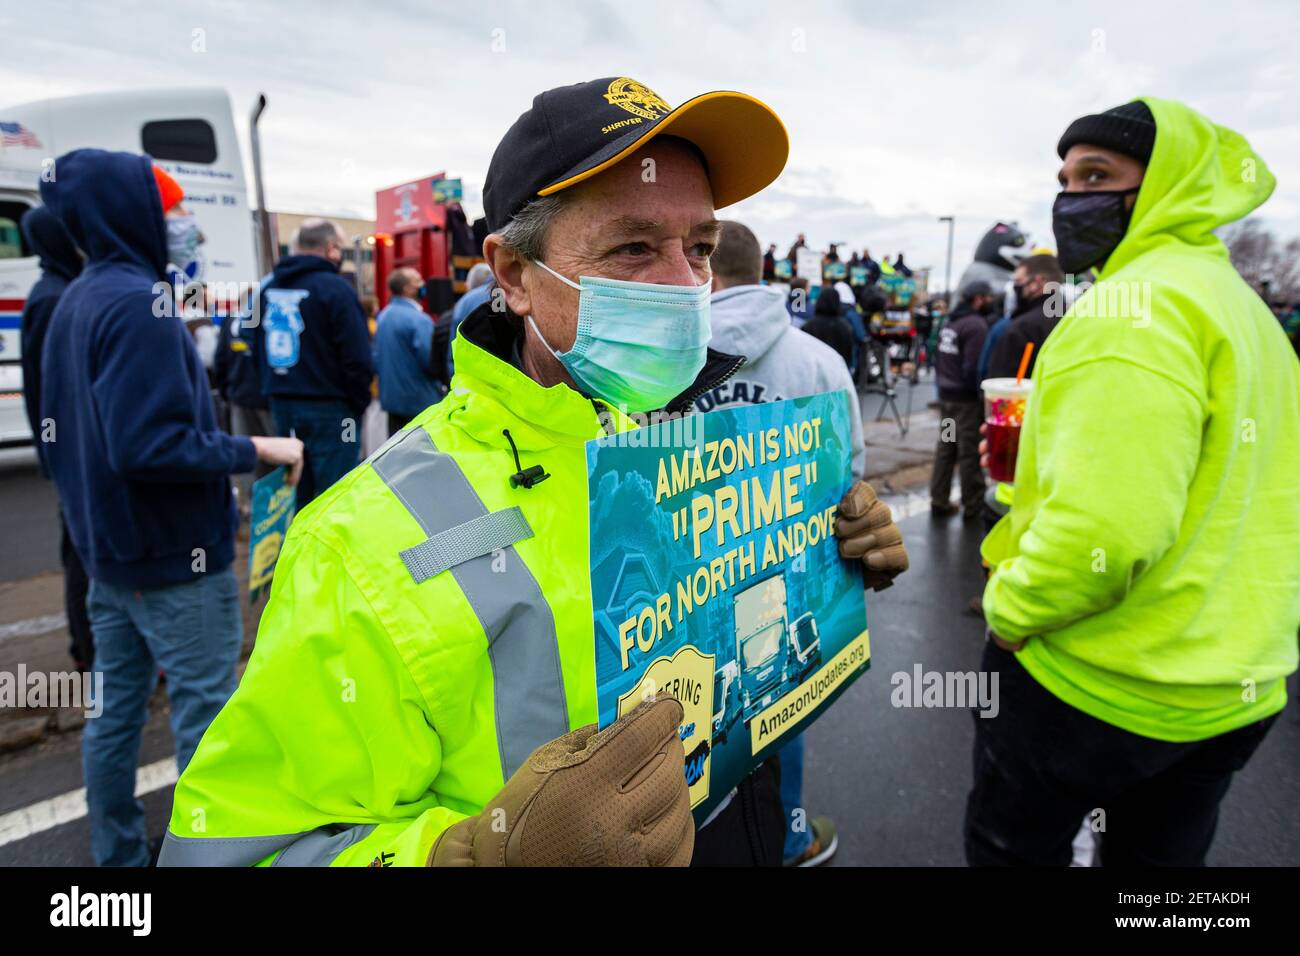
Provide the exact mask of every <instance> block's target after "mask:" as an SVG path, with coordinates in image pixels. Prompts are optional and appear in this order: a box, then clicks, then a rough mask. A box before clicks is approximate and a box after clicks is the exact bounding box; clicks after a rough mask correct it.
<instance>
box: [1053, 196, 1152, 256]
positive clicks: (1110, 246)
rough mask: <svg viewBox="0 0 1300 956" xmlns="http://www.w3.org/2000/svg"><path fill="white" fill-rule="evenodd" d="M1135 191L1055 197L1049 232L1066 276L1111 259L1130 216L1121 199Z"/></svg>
mask: <svg viewBox="0 0 1300 956" xmlns="http://www.w3.org/2000/svg"><path fill="white" fill-rule="evenodd" d="M1137 191H1138V187H1134V188H1133V189H1105V190H1097V191H1095V192H1086V193H1058V194H1057V197H1056V202H1054V203H1052V232H1053V233H1054V234H1055V236H1056V258H1057V259H1058V260H1059V261H1060V263H1061V268H1062V269H1063V270H1064V271H1065V272H1067V273H1072V274H1074V275H1078V274H1079V273H1081V272H1084V271H1085V270H1087V269H1090V268H1092V267H1093V266H1095V265H1098V264H1100V263H1103V262H1105V261H1106V259H1108V258H1109V257H1110V254H1111V253H1112V252H1114V251H1115V247H1116V246H1118V245H1119V243H1120V240H1121V239H1123V238H1124V233H1126V232H1128V223H1129V219H1130V218H1131V217H1132V215H1133V210H1131V209H1129V208H1128V207H1127V205H1126V204H1125V202H1124V198H1125V197H1126V196H1129V195H1131V194H1133V193H1136V192H1137Z"/></svg>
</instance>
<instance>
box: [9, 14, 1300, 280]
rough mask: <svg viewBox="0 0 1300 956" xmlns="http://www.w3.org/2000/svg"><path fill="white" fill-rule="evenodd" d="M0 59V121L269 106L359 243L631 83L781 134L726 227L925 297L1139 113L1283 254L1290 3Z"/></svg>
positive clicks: (317, 37) (134, 40)
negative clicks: (1065, 157)
mask: <svg viewBox="0 0 1300 956" xmlns="http://www.w3.org/2000/svg"><path fill="white" fill-rule="evenodd" d="M1085 11H1086V12H1085ZM196 31H202V32H201V33H196ZM0 36H3V37H4V38H5V42H4V56H3V57H2V58H0V106H3V105H7V104H11V103H19V102H24V101H28V100H32V99H42V98H45V97H50V96H60V95H66V94H73V93H86V92H99V91H105V90H112V89H123V88H131V87H156V86H163V87H175V86H183V85H220V86H224V87H226V88H227V89H228V90H229V91H230V95H231V99H232V102H233V104H234V107H235V111H236V117H237V123H238V124H239V125H240V126H241V127H243V126H244V125H245V117H246V115H247V112H248V110H249V108H250V107H251V105H252V103H253V101H254V99H255V98H256V95H257V94H258V93H259V92H262V93H265V94H266V95H267V97H268V99H269V103H270V105H269V108H268V111H267V113H266V114H265V116H264V118H263V128H264V132H263V137H264V140H263V153H264V163H265V169H266V184H267V204H268V206H269V207H270V208H272V209H280V210H291V211H308V212H321V213H334V214H348V215H364V216H367V217H369V216H372V215H373V213H374V192H375V190H376V189H378V188H382V187H384V186H389V185H393V184H396V183H400V182H404V181H407V180H411V179H415V178H418V177H420V176H423V175H427V174H429V173H433V172H435V171H438V170H442V169H445V170H447V172H448V173H449V175H452V176H459V177H461V178H462V179H463V180H464V181H465V186H466V203H465V204H466V207H467V211H468V212H470V214H471V215H472V216H473V215H477V214H479V212H480V210H481V206H480V204H479V194H480V188H481V185H482V181H483V176H484V173H485V172H486V170H487V164H488V160H489V158H490V157H491V155H492V150H493V149H494V147H495V146H496V143H497V141H498V140H499V139H500V137H501V135H502V133H503V132H504V131H505V129H506V128H507V127H508V126H509V125H510V123H511V122H513V121H514V119H515V117H517V116H518V115H519V113H520V112H522V111H523V110H524V109H526V108H527V107H528V105H529V103H530V101H531V99H532V97H533V95H534V94H536V93H537V92H540V91H541V90H543V89H547V88H549V87H553V86H559V85H562V84H567V83H574V82H578V81H581V80H587V79H592V78H594V77H600V76H608V75H626V76H631V77H634V78H636V79H638V80H640V81H641V82H643V83H645V84H647V85H648V86H650V87H651V88H653V89H654V90H656V91H657V92H658V93H659V94H660V96H662V97H663V98H665V99H666V100H668V101H669V102H670V103H672V104H677V103H680V102H682V101H684V100H686V99H689V98H690V97H691V96H693V95H696V94H698V93H702V92H705V91H708V90H714V89H736V90H742V91H744V92H747V93H750V94H752V95H754V96H757V97H758V98H760V99H762V100H764V101H766V102H767V103H768V104H769V105H771V106H772V107H773V108H774V109H775V110H776V111H777V113H778V114H780V116H781V117H782V119H783V120H784V121H785V124H786V126H787V127H788V129H789V131H790V139H791V152H790V160H789V164H788V165H787V167H786V170H785V173H784V174H783V175H782V176H781V178H780V179H779V180H777V182H776V183H775V184H774V185H773V186H771V187H769V188H768V189H767V190H766V191H764V192H763V193H761V194H759V195H758V196H756V197H754V198H752V199H749V200H747V201H746V202H744V203H742V204H739V205H737V206H733V207H731V208H730V209H728V210H726V211H725V212H724V213H723V216H724V217H725V218H735V219H740V220H741V221H744V222H746V223H747V224H748V225H750V226H751V227H752V228H754V230H755V232H757V233H758V235H759V237H760V239H762V240H763V241H764V242H767V241H772V242H776V243H778V244H779V245H780V247H781V248H782V249H783V250H784V248H785V247H786V246H787V245H788V244H789V243H790V242H791V241H792V240H793V239H794V236H795V233H796V232H799V231H803V232H806V233H807V234H808V239H809V241H810V242H811V243H812V244H814V245H817V246H824V245H825V244H826V243H827V242H830V241H841V242H847V243H849V244H850V246H853V247H862V246H869V247H870V248H871V249H872V251H873V253H876V254H879V253H881V252H888V253H891V254H892V253H894V252H897V251H898V250H899V249H902V250H905V251H906V252H907V259H908V262H909V263H911V264H913V265H929V266H933V267H935V269H936V275H941V273H942V270H943V265H944V256H945V245H946V232H945V227H943V226H941V225H940V224H939V223H938V222H937V221H936V217H937V216H941V215H947V214H951V215H955V216H956V217H957V232H956V251H955V254H954V264H953V272H954V275H956V274H959V273H960V271H961V269H962V268H963V267H964V266H965V264H966V263H967V262H968V261H969V259H970V253H971V251H972V249H973V247H974V244H975V242H976V241H978V239H979V237H980V235H982V234H983V232H984V231H985V230H986V229H987V228H988V227H989V226H990V225H992V224H993V222H995V221H996V220H998V219H1007V220H1018V221H1019V222H1020V224H1021V226H1022V227H1024V228H1026V229H1027V230H1028V231H1029V232H1030V234H1031V239H1032V240H1033V241H1035V242H1043V243H1045V244H1048V245H1054V243H1053V242H1052V240H1051V219H1050V211H1051V203H1052V198H1053V196H1054V195H1055V193H1056V190H1057V187H1056V183H1055V173H1056V169H1057V167H1058V165H1059V162H1058V160H1057V158H1056V154H1055V144H1056V141H1057V138H1058V137H1059V136H1060V134H1061V132H1062V130H1063V129H1064V128H1065V126H1066V125H1067V124H1068V123H1069V121H1070V120H1072V119H1074V118H1075V117H1076V116H1079V115H1081V114H1083V113H1087V112H1093V111H1096V110H1099V109H1104V108H1106V107H1109V106H1114V105H1117V104H1119V103H1121V102H1124V101H1126V100H1128V99H1130V98H1132V97H1133V96H1136V95H1139V94H1143V93H1150V94H1153V95H1157V96H1166V97H1172V98H1176V99H1182V100H1185V101H1186V102H1188V103H1190V104H1191V105H1192V106H1194V107H1196V108H1197V109H1199V110H1201V111H1202V112H1204V113H1206V114H1207V115H1208V116H1210V117H1211V118H1212V119H1214V120H1215V121H1216V122H1218V123H1221V124H1223V125H1227V126H1231V127H1233V128H1235V129H1237V130H1239V131H1240V132H1242V133H1243V134H1244V135H1245V136H1246V137H1247V138H1248V139H1249V140H1250V142H1251V143H1252V145H1253V146H1254V147H1255V148H1256V150H1257V151H1258V152H1259V153H1260V154H1261V155H1262V156H1263V157H1264V159H1265V161H1266V162H1268V164H1269V165H1270V166H1271V168H1272V169H1273V171H1274V173H1275V174H1276V176H1277V179H1278V184H1279V185H1278V189H1277V191H1276V192H1275V193H1274V195H1273V198H1272V199H1271V200H1270V201H1269V202H1268V203H1267V204H1266V205H1265V206H1264V207H1263V209H1262V211H1261V216H1262V217H1263V218H1264V219H1265V220H1266V221H1267V222H1268V224H1269V225H1270V226H1271V227H1272V228H1274V229H1275V230H1276V231H1278V232H1279V233H1280V234H1282V235H1284V236H1285V237H1288V238H1289V237H1291V236H1295V235H1300V66H1297V57H1296V53H1295V49H1296V42H1297V37H1300V3H1297V2H1296V0H1276V2H1254V0H1239V2H1233V3H1225V2H1223V0H1214V2H1179V3H1173V2H1169V3H1165V2H1136V0H1124V2H1114V3H1112V2H1106V3H1072V4H1057V3H1051V2H1046V3H1042V2H1040V3H1032V2H1018V3H999V2H982V3H978V4H976V3H968V2H956V0H948V2H938V0H936V2H926V0H909V2H907V3H865V2H816V0H802V2H798V3H796V2H792V0H785V2H781V3H769V2H759V0H735V2H731V0H715V2H704V0H695V2H687V3H678V2H674V0H653V2H651V3H648V4H647V3H607V2H603V0H602V2H596V0H565V2H560V0H528V2H495V0H471V2H463V3H443V2H415V0H407V2H400V0H398V2H382V0H370V2H365V3H363V2H354V3H335V2H330V0H314V2H299V0H276V2H275V3H242V2H223V3H191V2H168V3H152V2H131V0H114V2H112V3H105V4H89V3H84V2H83V3H63V2H58V0H41V2H39V3H36V2H20V0H3V6H0ZM196 37H198V38H199V39H201V41H202V42H201V44H198V43H196ZM197 45H201V46H203V47H204V48H205V49H204V50H203V51H202V52H196V51H195V47H196V46H197ZM242 133H243V130H242V129H241V134H242ZM245 151H247V144H246V143H245ZM246 155H247V152H246Z"/></svg>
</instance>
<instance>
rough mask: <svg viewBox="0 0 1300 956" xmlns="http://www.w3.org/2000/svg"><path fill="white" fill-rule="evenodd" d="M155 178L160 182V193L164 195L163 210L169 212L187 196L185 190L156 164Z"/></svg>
mask: <svg viewBox="0 0 1300 956" xmlns="http://www.w3.org/2000/svg"><path fill="white" fill-rule="evenodd" d="M153 178H154V180H155V181H157V183H158V195H159V196H161V197H162V207H163V212H167V210H169V209H171V208H172V207H173V206H175V205H176V204H177V203H179V202H180V201H181V200H182V199H184V198H185V190H183V189H181V187H180V185H179V184H178V183H177V182H176V180H174V179H172V178H171V177H170V176H168V175H167V174H166V173H165V172H163V170H161V169H159V168H158V166H156V165H155V166H154V168H153Z"/></svg>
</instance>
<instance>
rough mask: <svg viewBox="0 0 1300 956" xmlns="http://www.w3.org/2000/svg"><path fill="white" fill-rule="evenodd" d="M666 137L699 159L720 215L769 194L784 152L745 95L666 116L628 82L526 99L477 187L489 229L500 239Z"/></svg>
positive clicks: (659, 102)
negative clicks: (521, 218) (525, 217)
mask: <svg viewBox="0 0 1300 956" xmlns="http://www.w3.org/2000/svg"><path fill="white" fill-rule="evenodd" d="M665 134H667V135H671V136H679V137H681V138H682V139H684V140H686V141H687V142H689V143H692V144H693V145H694V146H695V147H696V148H697V149H699V151H700V153H701V154H702V155H703V157H704V162H705V165H706V166H707V168H708V174H709V184H710V185H711V186H712V187H713V205H714V207H715V208H718V209H721V208H723V207H724V206H730V205H731V204H732V203H735V202H739V201H740V200H742V199H745V198H746V197H748V196H752V195H754V193H756V192H758V191H759V190H761V189H763V188H764V187H766V186H767V185H768V184H770V183H771V182H772V181H773V180H774V179H776V177H777V176H779V175H780V174H781V170H782V169H784V168H785V161H786V157H787V156H788V155H789V152H790V138H789V136H788V135H787V134H786V131H785V124H783V123H782V122H781V120H780V118H779V117H778V116H777V115H776V113H774V112H772V109H771V107H769V106H768V105H767V104H765V103H763V102H761V101H759V100H756V99H755V98H754V97H752V96H747V95H746V94H744V93H733V92H728V91H719V92H715V93H704V94H701V95H700V96H697V97H695V98H693V99H690V100H687V101H686V102H685V103H683V104H682V105H681V106H679V107H677V108H676V109H673V108H672V107H671V106H669V105H668V104H667V103H666V102H664V100H663V99H662V98H661V97H660V96H659V95H658V94H657V93H655V92H654V90H652V89H650V88H649V87H648V86H645V85H644V84H642V83H638V82H637V81H636V80H633V79H630V78H628V77H626V76H607V77H604V78H603V79H599V80H589V81H588V82H586V83H575V84H574V85H573V86H561V87H557V88H556V89H553V90H547V91H546V92H544V93H539V94H537V96H535V97H533V105H532V108H531V109H530V110H528V112H526V113H524V114H523V115H522V116H520V117H519V119H517V120H515V122H514V125H513V126H511V127H510V129H509V130H508V131H507V132H506V135H505V136H504V137H503V138H502V140H501V142H500V143H499V144H498V145H497V148H496V152H495V153H493V154H492V162H491V164H489V166H488V173H487V179H486V181H485V182H484V184H483V208H484V211H485V212H486V214H487V225H488V229H490V230H491V231H492V232H497V231H499V230H501V229H502V228H504V227H505V225H506V223H508V222H509V221H510V220H511V218H512V217H513V216H514V215H515V214H516V213H517V212H519V210H520V209H522V208H523V207H524V205H525V204H527V203H528V202H530V201H532V200H533V199H536V198H537V197H538V196H549V195H551V194H552V193H557V192H559V191H560V190H562V189H567V188H568V187H570V186H573V185H576V184H577V183H580V182H582V181H583V180H585V179H590V178H591V177H592V176H595V175H596V174H597V173H600V172H602V171H603V170H606V169H608V168H609V167H610V166H613V165H614V164H615V163H617V162H619V161H620V160H622V159H624V158H625V157H626V156H628V155H629V154H630V153H632V152H633V151H635V150H636V148H637V147H639V146H641V145H642V144H643V143H647V142H649V141H650V140H651V139H653V138H654V137H656V136H662V135H665Z"/></svg>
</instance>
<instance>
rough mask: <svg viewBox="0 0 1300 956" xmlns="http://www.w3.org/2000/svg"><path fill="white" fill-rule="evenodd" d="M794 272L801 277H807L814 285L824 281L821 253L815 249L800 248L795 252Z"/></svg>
mask: <svg viewBox="0 0 1300 956" xmlns="http://www.w3.org/2000/svg"><path fill="white" fill-rule="evenodd" d="M794 274H795V275H797V276H798V277H799V278H800V279H807V280H808V281H809V282H810V283H811V284H812V285H819V284H820V283H821V281H822V257H821V253H819V252H817V251H816V250H814V249H802V248H801V249H799V250H797V251H796V252H795V265H794Z"/></svg>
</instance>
